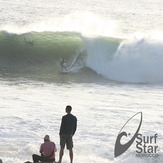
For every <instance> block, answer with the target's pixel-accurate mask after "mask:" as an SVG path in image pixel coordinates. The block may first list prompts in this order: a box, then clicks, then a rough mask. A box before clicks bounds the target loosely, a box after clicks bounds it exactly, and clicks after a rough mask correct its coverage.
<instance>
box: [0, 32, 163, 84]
mask: <svg viewBox="0 0 163 163" xmlns="http://www.w3.org/2000/svg"><path fill="white" fill-rule="evenodd" d="M162 52H163V42H162V41H161V40H154V39H147V38H143V39H132V40H122V39H117V38H109V37H97V36H96V37H84V36H82V35H81V34H79V33H72V32H29V33H25V34H19V35H18V34H9V33H7V32H3V31H1V32H0V71H1V77H5V76H15V75H16V76H17V75H20V76H22V77H26V76H28V77H37V78H38V79H42V78H46V79H47V78H49V79H50V78H51V79H53V81H57V80H58V81H59V80H60V77H61V75H60V74H62V70H61V66H60V62H61V58H64V59H65V60H66V61H67V62H66V67H67V71H66V74H67V75H66V77H67V79H68V80H69V79H70V78H71V79H72V77H73V78H74V79H75V80H78V81H82V80H83V78H85V79H88V78H90V77H92V78H91V80H97V79H100V78H103V79H104V78H105V79H110V80H116V81H121V82H133V83H158V82H161V83H162V82H163V73H162V71H161V70H162V69H163V53H162ZM67 79H66V80H67Z"/></svg>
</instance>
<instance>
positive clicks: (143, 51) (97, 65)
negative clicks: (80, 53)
mask: <svg viewBox="0 0 163 163" xmlns="http://www.w3.org/2000/svg"><path fill="white" fill-rule="evenodd" d="M96 43H97V42H96ZM96 43H93V42H92V40H91V44H90V41H89V40H86V44H87V53H88V57H87V66H88V67H90V68H91V69H93V70H94V71H96V72H97V73H98V74H101V75H103V76H105V77H106V78H109V79H112V80H117V81H122V82H138V83H155V82H157V83H159V82H163V73H162V69H163V53H162V52H163V41H162V40H156V39H150V38H143V39H137V38H135V39H132V40H127V41H123V42H122V43H121V44H120V45H119V47H118V49H117V51H116V52H115V53H114V54H112V53H113V52H112V51H111V49H110V47H109V45H108V44H101V42H100V43H98V44H96ZM112 55H114V56H113V57H110V56H112Z"/></svg>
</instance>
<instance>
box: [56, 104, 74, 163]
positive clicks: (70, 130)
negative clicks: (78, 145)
mask: <svg viewBox="0 0 163 163" xmlns="http://www.w3.org/2000/svg"><path fill="white" fill-rule="evenodd" d="M71 110H72V107H71V106H70V105H68V106H66V113H67V115H65V116H63V117H62V122H61V126H60V132H59V135H60V148H61V149H60V153H59V161H58V163H61V162H62V157H63V154H64V148H65V144H66V147H67V149H68V150H69V155H70V163H73V150H72V148H73V140H72V137H73V135H74V134H75V132H76V128H77V118H76V117H75V116H74V115H72V114H71Z"/></svg>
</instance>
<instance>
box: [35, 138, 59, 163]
mask: <svg viewBox="0 0 163 163" xmlns="http://www.w3.org/2000/svg"><path fill="white" fill-rule="evenodd" d="M56 151H57V148H56V145H55V143H54V142H52V141H50V137H49V135H45V137H44V143H43V144H41V147H40V153H41V156H39V155H36V154H33V155H32V158H33V162H34V163H36V162H39V161H41V162H43V161H45V162H53V161H55V152H56Z"/></svg>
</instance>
